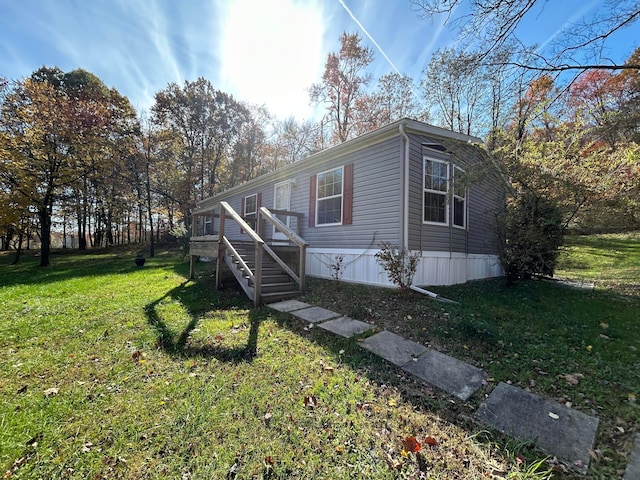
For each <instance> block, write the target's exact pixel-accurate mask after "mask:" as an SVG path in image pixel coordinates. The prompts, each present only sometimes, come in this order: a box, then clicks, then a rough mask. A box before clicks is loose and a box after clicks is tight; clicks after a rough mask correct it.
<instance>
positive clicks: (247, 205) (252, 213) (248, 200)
mask: <svg viewBox="0 0 640 480" xmlns="http://www.w3.org/2000/svg"><path fill="white" fill-rule="evenodd" d="M243 213H244V218H245V222H247V223H248V224H249V225H251V227H252V228H256V214H257V213H258V195H257V194H256V193H254V194H253V195H249V196H247V197H244V212H243ZM247 217H249V218H247Z"/></svg>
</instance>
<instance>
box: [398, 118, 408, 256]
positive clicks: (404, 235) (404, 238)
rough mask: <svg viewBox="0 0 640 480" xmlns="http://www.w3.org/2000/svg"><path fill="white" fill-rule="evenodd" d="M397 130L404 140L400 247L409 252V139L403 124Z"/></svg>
mask: <svg viewBox="0 0 640 480" xmlns="http://www.w3.org/2000/svg"><path fill="white" fill-rule="evenodd" d="M399 130H400V135H402V138H403V140H404V155H403V157H404V158H403V159H402V165H403V170H404V187H403V189H402V190H403V192H402V193H403V195H402V196H403V199H402V215H401V217H400V222H401V228H400V245H401V248H403V249H405V250H409V137H408V136H407V134H406V133H405V131H404V122H402V123H401V124H400V125H399Z"/></svg>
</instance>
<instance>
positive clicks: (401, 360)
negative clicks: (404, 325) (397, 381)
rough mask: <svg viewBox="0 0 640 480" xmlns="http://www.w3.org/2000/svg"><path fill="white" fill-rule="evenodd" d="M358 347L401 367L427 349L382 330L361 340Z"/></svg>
mask: <svg viewBox="0 0 640 480" xmlns="http://www.w3.org/2000/svg"><path fill="white" fill-rule="evenodd" d="M360 345H362V347H363V348H366V349H367V350H369V351H370V352H373V353H375V354H376V355H378V356H380V357H382V358H384V359H385V360H387V361H389V362H391V363H393V364H394V365H398V366H399V367H401V366H402V365H405V364H406V363H409V362H411V361H413V359H414V358H415V357H418V356H420V355H422V354H423V353H424V352H426V351H427V347H425V346H424V345H420V344H419V343H416V342H412V341H411V340H407V339H406V338H404V337H401V336H400V335H396V334H395V333H391V332H389V331H388V330H383V331H381V332H379V333H376V334H375V335H371V336H370V337H368V338H366V339H365V340H363V341H362V342H361V343H360Z"/></svg>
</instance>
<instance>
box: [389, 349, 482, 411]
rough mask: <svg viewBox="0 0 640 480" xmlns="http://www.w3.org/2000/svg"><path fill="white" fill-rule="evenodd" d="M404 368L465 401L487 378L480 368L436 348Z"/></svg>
mask: <svg viewBox="0 0 640 480" xmlns="http://www.w3.org/2000/svg"><path fill="white" fill-rule="evenodd" d="M402 369H403V370H405V371H406V372H409V373H411V374H412V375H415V376H416V377H418V378H420V379H421V380H424V381H425V382H427V383H430V384H431V385H435V386H436V387H438V388H440V389H442V390H444V391H445V392H448V393H450V394H452V395H455V396H456V397H458V398H459V399H460V400H462V401H465V402H466V401H467V400H468V399H469V397H471V395H473V393H474V392H475V391H476V390H477V389H478V388H480V387H481V386H482V385H483V384H484V383H486V380H487V374H486V373H484V372H483V371H482V370H480V369H479V368H476V367H474V366H473V365H469V364H468V363H465V362H462V361H460V360H457V359H455V358H453V357H450V356H449V355H445V354H444V353H440V352H436V351H435V350H430V351H428V352H427V353H425V354H424V355H422V356H421V357H420V358H418V359H416V360H415V361H413V362H409V363H407V364H406V365H405V366H403V367H402Z"/></svg>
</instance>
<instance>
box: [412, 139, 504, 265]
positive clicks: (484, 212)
mask: <svg viewBox="0 0 640 480" xmlns="http://www.w3.org/2000/svg"><path fill="white" fill-rule="evenodd" d="M423 143H439V144H441V145H443V146H444V147H446V148H447V150H448V153H447V154H443V153H440V152H428V153H427V155H428V156H431V157H432V158H435V159H440V160H445V161H448V162H449V163H450V165H456V166H458V167H460V168H462V169H463V170H464V172H465V174H466V175H467V176H469V177H470V178H471V180H470V185H469V187H468V189H467V197H466V203H467V205H466V208H467V223H466V228H465V229H462V228H458V227H455V226H453V225H452V222H451V219H452V216H451V213H452V212H451V205H449V224H448V225H433V224H425V223H423V221H422V218H423V217H422V215H423V212H422V209H423V178H422V176H423V147H422V144H423ZM410 159H411V160H410V180H409V182H410V185H409V191H410V199H409V248H410V249H414V250H422V251H436V252H457V253H468V254H496V253H497V242H496V239H495V221H494V218H495V212H496V211H497V210H498V209H499V208H500V207H501V206H502V205H503V203H504V193H503V192H504V189H505V188H504V185H503V183H502V182H501V181H500V180H499V179H498V177H497V175H496V174H495V172H494V171H493V168H492V165H491V162H490V161H489V159H488V157H487V156H486V154H485V153H484V152H482V151H481V150H480V148H479V147H476V146H472V145H469V144H467V143H464V142H461V141H457V140H451V139H441V138H438V139H435V138H429V137H425V136H419V135H411V136H410Z"/></svg>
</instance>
